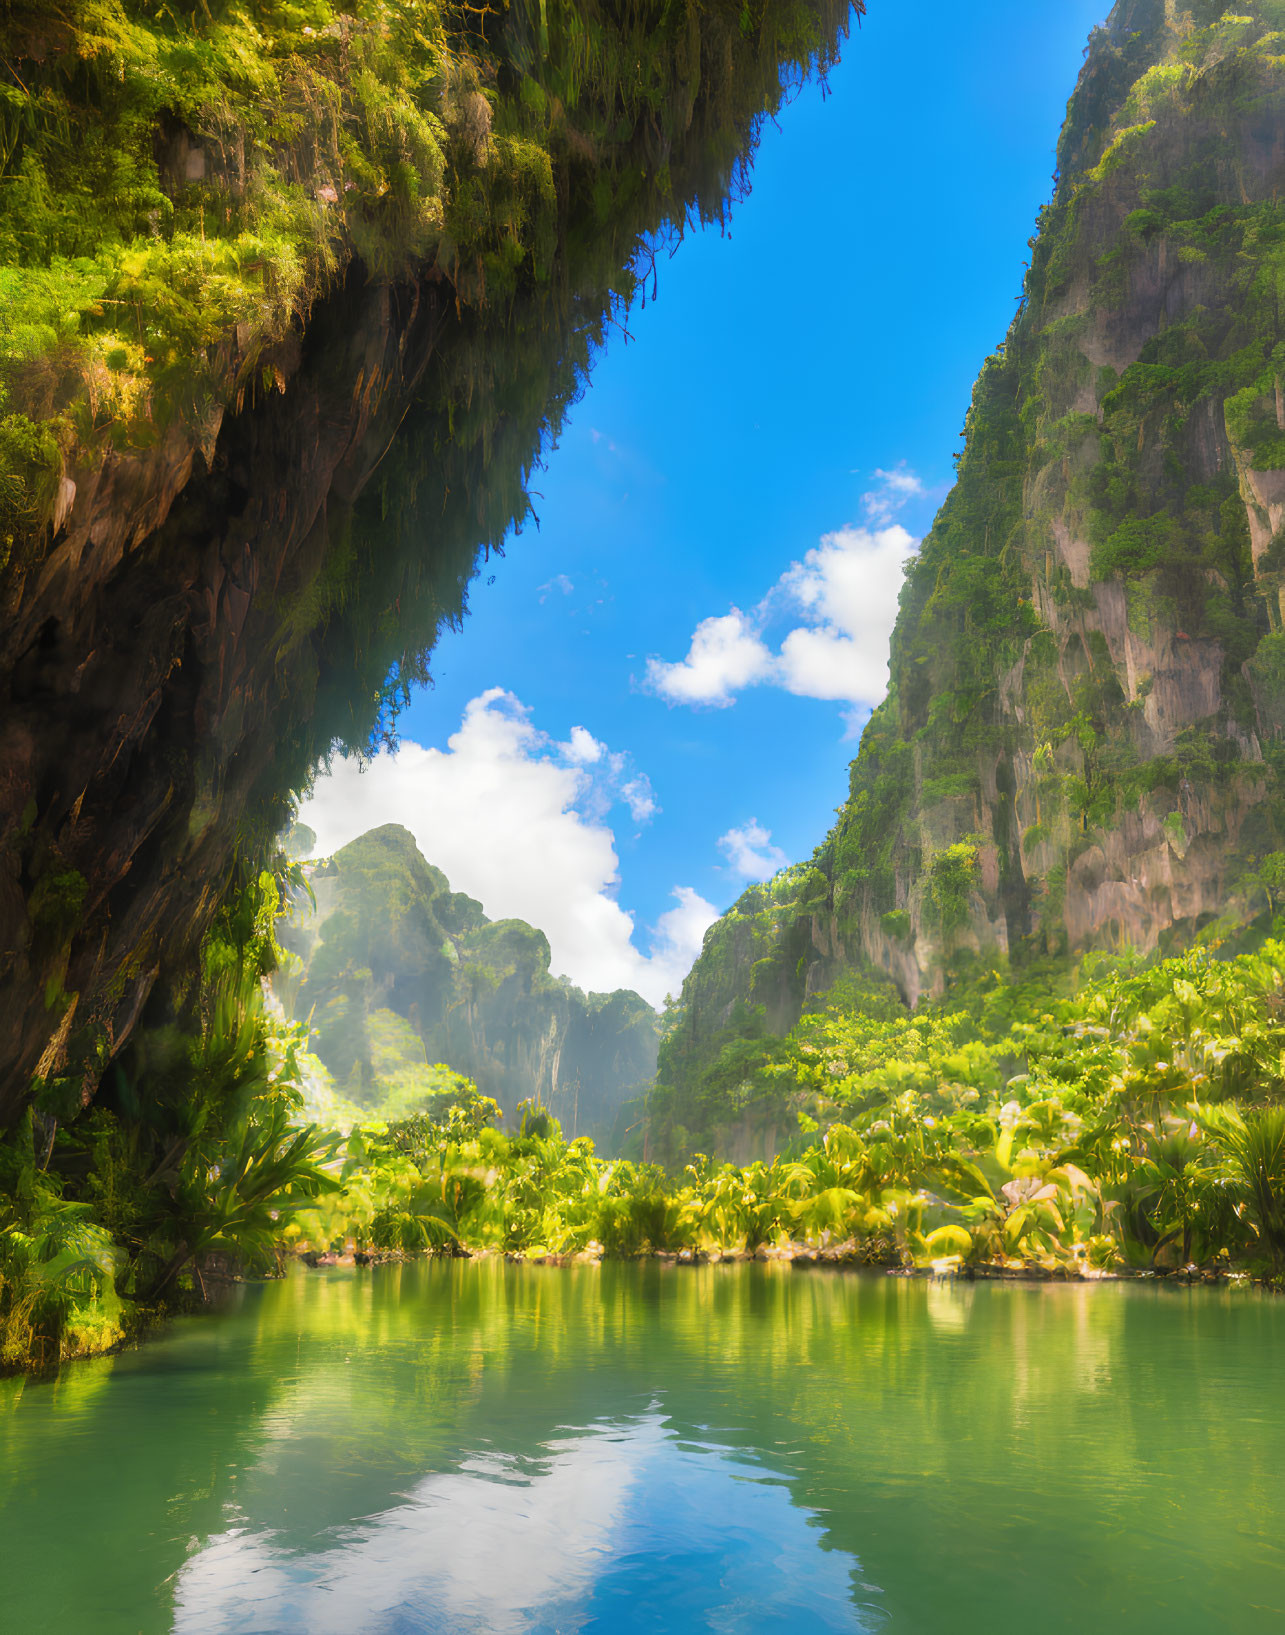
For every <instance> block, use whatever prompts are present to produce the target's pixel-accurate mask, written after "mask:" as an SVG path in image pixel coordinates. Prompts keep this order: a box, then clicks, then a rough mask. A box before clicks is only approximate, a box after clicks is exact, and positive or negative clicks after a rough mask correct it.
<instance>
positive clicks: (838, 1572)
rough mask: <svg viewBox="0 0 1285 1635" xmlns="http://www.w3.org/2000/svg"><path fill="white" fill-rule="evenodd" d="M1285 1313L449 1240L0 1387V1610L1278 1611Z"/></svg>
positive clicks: (870, 1617) (856, 1620) (933, 1626)
mask: <svg viewBox="0 0 1285 1635" xmlns="http://www.w3.org/2000/svg"><path fill="white" fill-rule="evenodd" d="M1283 1343H1285V1301H1280V1300H1273V1299H1271V1298H1268V1297H1263V1296H1259V1295H1255V1294H1251V1293H1246V1292H1220V1291H1208V1290H1201V1289H1195V1290H1190V1291H1186V1290H1178V1289H1169V1288H1157V1287H1154V1286H1147V1285H1142V1286H1139V1285H1131V1286H1128V1287H1120V1286H1103V1285H1099V1286H1078V1287H1077V1286H1069V1287H1059V1286H1053V1285H1040V1286H1029V1287H993V1286H990V1285H977V1286H971V1285H967V1284H960V1285H955V1284H947V1283H932V1284H928V1283H925V1282H922V1281H905V1280H901V1279H889V1278H880V1277H866V1276H856V1275H849V1274H829V1273H821V1272H794V1271H791V1270H790V1269H789V1268H788V1267H760V1266H739V1267H737V1266H729V1267H706V1268H701V1269H695V1270H693V1269H687V1268H678V1267H661V1266H658V1265H655V1264H647V1265H639V1266H610V1265H608V1266H604V1267H602V1268H593V1267H584V1268H574V1269H564V1270H557V1269H553V1268H541V1267H521V1266H508V1265H505V1264H503V1263H498V1264H497V1263H495V1262H482V1263H477V1262H473V1263H469V1262H446V1263H431V1264H416V1265H408V1266H404V1267H385V1268H380V1269H377V1270H375V1271H373V1272H371V1271H343V1270H335V1271H332V1272H314V1273H302V1272H301V1273H299V1274H297V1275H295V1276H292V1277H291V1278H289V1279H288V1280H287V1281H285V1282H284V1283H280V1284H269V1285H265V1286H261V1287H253V1288H247V1289H245V1290H244V1291H242V1293H241V1297H240V1299H239V1300H238V1302H237V1303H236V1305H235V1306H234V1307H233V1308H232V1309H231V1310H229V1311H228V1312H226V1313H224V1314H222V1315H219V1316H217V1317H212V1318H211V1317H205V1318H194V1319H190V1320H185V1321H183V1322H181V1323H179V1324H177V1325H176V1326H175V1327H174V1328H173V1329H172V1330H171V1331H170V1332H169V1333H168V1334H167V1335H166V1336H164V1337H163V1338H162V1339H160V1340H159V1341H157V1342H154V1343H152V1344H149V1345H147V1346H145V1347H143V1348H142V1349H140V1350H138V1351H135V1352H131V1353H128V1354H126V1355H124V1356H121V1357H117V1358H107V1359H103V1360H101V1361H99V1362H94V1363H87V1364H79V1365H75V1366H73V1367H69V1368H67V1369H65V1370H64V1371H63V1373H62V1375H61V1376H60V1378H59V1379H58V1380H57V1381H56V1382H55V1383H52V1384H49V1383H45V1384H33V1383H31V1382H25V1383H23V1382H16V1381H13V1382H8V1383H7V1384H0V1630H3V1631H4V1632H5V1635H44V1632H49V1635H82V1632H84V1635H156V1632H162V1631H163V1632H173V1635H423V1632H433V1635H463V1632H469V1635H473V1632H477V1635H492V1632H496V1635H505V1632H510V1631H512V1632H514V1635H517V1632H523V1635H527V1632H532V1635H534V1632H540V1635H545V1632H548V1635H553V1632H555V1631H556V1632H559V1635H569V1632H578V1631H582V1630H597V1631H603V1632H607V1631H610V1632H617V1631H618V1632H622V1635H633V1632H639V1635H641V1632H643V1631H648V1632H657V1635H660V1632H664V1635H687V1632H689V1631H690V1632H694V1631H702V1632H705V1631H713V1632H725V1631H727V1632H730V1631H746V1632H751V1631H752V1632H759V1631H764V1632H768V1631H800V1632H804V1631H829V1630H843V1631H853V1632H860V1631H880V1632H882V1631H885V1630H886V1631H893V1632H896V1635H942V1632H947V1631H949V1632H955V1635H971V1632H973V1631H978V1632H981V1631H991V1630H997V1631H1006V1630H1014V1631H1028V1630H1030V1631H1038V1632H1039V1635H1060V1632H1063V1631H1067V1632H1070V1631H1075V1632H1077V1635H1082V1632H1084V1631H1091V1632H1094V1635H1113V1632H1115V1631H1127V1632H1129V1635H1153V1632H1154V1635H1160V1632H1161V1631H1163V1632H1164V1635H1187V1632H1191V1635H1196V1632H1199V1635H1209V1632H1210V1631H1223V1630H1226V1631H1236V1632H1238V1635H1253V1632H1256V1631H1264V1632H1266V1631H1272V1632H1277V1631H1281V1630H1285V1573H1283V1572H1282V1566H1283V1565H1285V1562H1283V1559H1282V1556H1283V1541H1285V1413H1282V1409H1281V1393H1280V1386H1279V1360H1280V1358H1281V1356H1282V1355H1283V1354H1285V1353H1283V1352H1282V1345H1283Z"/></svg>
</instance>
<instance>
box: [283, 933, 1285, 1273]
mask: <svg viewBox="0 0 1285 1635" xmlns="http://www.w3.org/2000/svg"><path fill="white" fill-rule="evenodd" d="M1283 958H1285V947H1282V946H1281V945H1280V944H1276V943H1269V944H1268V945H1267V946H1266V947H1265V948H1263V949H1262V950H1261V951H1260V952H1258V953H1254V954H1245V955H1241V956H1239V957H1237V958H1235V959H1231V960H1218V959H1214V958H1211V957H1210V956H1209V955H1208V954H1206V953H1204V952H1197V953H1193V954H1191V955H1188V956H1186V957H1184V958H1182V959H1177V960H1169V961H1166V962H1163V963H1160V964H1155V965H1151V966H1145V967H1143V968H1141V969H1137V968H1132V967H1131V966H1130V964H1129V963H1127V962H1116V963H1113V964H1110V965H1107V966H1105V967H1104V968H1102V969H1100V970H1099V971H1098V972H1097V973H1096V974H1092V975H1090V977H1089V979H1088V980H1086V981H1085V983H1084V985H1083V986H1082V988H1081V989H1080V991H1079V992H1078V993H1076V994H1074V995H1071V996H1067V997H1062V998H1058V997H1055V996H1053V995H1052V994H1050V993H1049V992H1047V991H1041V990H1040V989H1039V988H1038V987H1036V986H1032V987H1029V988H1026V989H1021V988H1019V989H1013V988H1008V987H1004V986H1000V985H995V986H994V987H993V988H992V989H991V990H990V991H989V992H979V993H978V995H977V996H976V998H977V1004H976V1006H975V1007H974V1008H973V1009H971V1010H969V1011H963V1010H941V1009H936V1010H926V1011H924V1012H923V1013H921V1014H918V1015H909V1014H907V1013H906V1012H905V1011H904V1010H898V1009H897V1008H895V1007H894V1005H893V1004H892V1003H891V1002H887V1003H885V1004H883V1005H882V1006H879V1005H872V1004H871V1003H870V1002H869V996H868V995H866V996H858V995H855V994H854V993H853V992H852V991H851V990H847V991H844V990H839V991H838V992H836V993H834V994H832V995H831V996H830V999H829V1002H828V1003H827V1004H826V1005H825V1006H824V1007H822V1008H818V1009H816V1010H814V1011H812V1012H811V1013H809V1014H808V1015H807V1016H806V1017H805V1018H804V1019H803V1020H802V1021H801V1022H800V1024H799V1025H798V1027H797V1028H795V1029H794V1030H793V1032H792V1033H791V1034H790V1035H789V1036H788V1037H786V1038H784V1039H778V1040H773V1041H764V1042H762V1043H761V1044H760V1046H759V1048H758V1053H757V1057H753V1056H751V1055H748V1054H746V1053H745V1052H741V1053H739V1055H738V1060H737V1064H736V1072H738V1073H739V1074H740V1075H741V1077H740V1081H739V1087H738V1088H739V1096H740V1099H741V1106H742V1109H743V1108H744V1106H745V1104H746V1103H747V1102H749V1101H750V1100H751V1099H752V1098H753V1097H755V1096H759V1097H762V1098H764V1099H765V1100H769V1101H770V1102H771V1103H772V1104H773V1105H774V1106H775V1107H777V1108H781V1107H786V1108H789V1109H791V1110H792V1111H793V1115H794V1117H795V1119H796V1121H797V1124H798V1126H799V1133H798V1134H797V1135H796V1137H795V1138H794V1139H793V1140H792V1141H790V1142H789V1143H788V1144H787V1146H786V1147H785V1150H784V1151H783V1152H782V1153H781V1154H779V1155H778V1156H775V1157H773V1158H772V1159H771V1160H762V1161H758V1162H754V1163H751V1164H748V1165H745V1166H740V1165H736V1164H732V1163H727V1162H723V1163H719V1162H716V1161H714V1160H711V1159H710V1158H709V1157H706V1156H704V1155H701V1154H697V1155H695V1156H694V1157H693V1158H692V1159H691V1161H690V1162H689V1163H687V1164H686V1165H685V1166H675V1168H674V1169H673V1170H671V1171H667V1170H666V1169H664V1168H663V1167H661V1166H658V1165H656V1164H648V1163H645V1162H637V1161H631V1160H627V1159H602V1158H599V1157H597V1156H596V1155H595V1153H594V1150H593V1146H592V1143H591V1142H588V1141H585V1140H579V1141H570V1142H568V1141H566V1140H565V1139H564V1138H563V1136H562V1133H561V1131H560V1130H559V1128H558V1126H557V1123H556V1121H555V1120H553V1119H552V1118H551V1117H550V1116H549V1115H548V1114H547V1112H545V1111H544V1110H542V1109H539V1108H535V1107H529V1108H527V1109H526V1110H525V1111H524V1114H523V1117H522V1120H521V1124H520V1127H519V1128H518V1129H517V1130H516V1131H513V1132H505V1131H503V1130H500V1129H497V1128H495V1127H494V1124H493V1122H492V1121H493V1119H494V1116H495V1114H496V1112H497V1111H498V1110H497V1109H496V1108H495V1106H494V1104H493V1103H491V1102H489V1101H487V1100H485V1099H483V1098H476V1097H474V1098H469V1099H468V1100H466V1101H464V1102H462V1103H460V1104H458V1105H456V1106H455V1107H453V1108H452V1109H450V1110H449V1112H448V1113H447V1114H446V1116H445V1117H441V1118H422V1119H418V1120H409V1121H404V1122H402V1123H400V1124H394V1125H391V1126H387V1127H377V1128H374V1129H371V1130H367V1131H366V1132H364V1133H363V1132H358V1133H355V1134H354V1136H353V1138H352V1139H351V1141H350V1142H349V1145H348V1150H347V1156H346V1159H345V1161H344V1165H343V1170H342V1178H343V1190H342V1191H340V1192H337V1193H333V1194H331V1195H329V1196H328V1197H327V1198H326V1199H324V1200H322V1201H321V1202H320V1203H319V1204H318V1206H317V1207H316V1208H315V1209H314V1210H311V1211H308V1212H307V1213H305V1214H302V1215H300V1216H298V1217H297V1219H296V1223H295V1225H294V1226H293V1227H292V1228H291V1229H290V1231H291V1235H294V1236H299V1235H301V1236H303V1237H305V1238H306V1239H307V1240H308V1241H309V1243H310V1244H311V1245H312V1246H313V1247H314V1248H316V1247H320V1248H321V1249H323V1250H325V1249H331V1248H342V1247H343V1246H344V1245H345V1244H350V1245H352V1246H356V1247H358V1248H361V1249H398V1250H417V1249H425V1248H433V1249H439V1250H448V1251H450V1250H453V1251H456V1252H458V1251H460V1250H463V1249H468V1250H478V1249H493V1250H503V1251H508V1252H512V1253H523V1254H526V1255H529V1256H535V1257H544V1256H550V1255H552V1256H561V1255H570V1254H576V1253H584V1252H589V1253H605V1254H608V1255H611V1254H634V1253H639V1252H642V1251H646V1250H654V1251H660V1252H670V1253H686V1254H689V1255H691V1254H696V1255H701V1254H704V1255H711V1254H713V1255H724V1254H728V1253H747V1252H754V1251H756V1250H761V1251H766V1252H769V1253H770V1252H772V1251H773V1250H776V1251H788V1252H792V1253H798V1252H802V1253H805V1254H806V1253H808V1252H811V1253H814V1254H815V1253H820V1254H821V1256H822V1258H825V1259H838V1260H842V1261H845V1262H850V1263H864V1264H874V1265H885V1266H906V1267H911V1266H927V1265H938V1266H941V1265H947V1266H950V1265H954V1266H995V1267H1001V1268H1003V1267H1008V1268H1025V1269H1042V1270H1045V1271H1060V1272H1067V1271H1079V1272H1086V1271H1087V1272H1093V1271H1097V1272H1102V1271H1106V1270H1109V1269H1111V1268H1118V1267H1124V1268H1134V1269H1142V1270H1155V1269H1163V1270H1174V1269H1179V1268H1187V1267H1203V1268H1206V1269H1217V1268H1223V1269H1227V1268H1230V1267H1237V1268H1241V1269H1244V1268H1249V1269H1251V1270H1253V1271H1255V1272H1257V1273H1259V1274H1261V1275H1264V1276H1268V1277H1271V1278H1277V1277H1279V1276H1280V1275H1281V1274H1282V1272H1285V1105H1282V1102H1283V1100H1285V1080H1283V1079H1282V1061H1283V1060H1285V1057H1283V1055H1282V1052H1283V1050H1285V980H1283V979H1282V975H1281V961H1282V959H1283ZM863 1001H864V1002H863ZM715 1093H721V1094H724V1095H726V1077H724V1078H722V1079H718V1080H716V1082H715V1084H714V1086H713V1087H712V1089H711V1094H715ZM720 1111H721V1112H722V1114H723V1116H724V1117H725V1116H726V1115H727V1113H728V1111H729V1109H728V1108H727V1107H726V1106H724V1107H723V1108H721V1109H720ZM679 1133H680V1134H681V1135H682V1137H683V1138H685V1139H689V1138H690V1137H689V1132H679Z"/></svg>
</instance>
